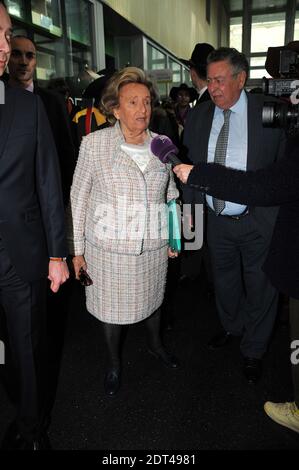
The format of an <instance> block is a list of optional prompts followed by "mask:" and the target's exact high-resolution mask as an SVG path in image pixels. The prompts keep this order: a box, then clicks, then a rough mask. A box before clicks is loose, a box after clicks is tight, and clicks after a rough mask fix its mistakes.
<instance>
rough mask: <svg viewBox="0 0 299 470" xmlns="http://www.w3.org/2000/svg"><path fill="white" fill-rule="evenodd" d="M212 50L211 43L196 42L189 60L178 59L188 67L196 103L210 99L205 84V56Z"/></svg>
mask: <svg viewBox="0 0 299 470" xmlns="http://www.w3.org/2000/svg"><path fill="white" fill-rule="evenodd" d="M213 50H214V47H213V46H211V44H208V43H206V42H202V43H198V44H196V46H195V47H194V50H193V52H192V54H191V58H190V59H189V60H185V59H180V60H181V62H183V63H184V64H185V65H187V66H188V67H189V68H190V78H191V81H192V84H193V86H194V88H195V89H196V90H197V91H198V98H197V100H196V105H195V106H197V105H199V104H200V103H204V102H205V101H208V100H210V99H211V98H210V94H209V92H208V86H207V57H208V55H209V54H210V52H212V51H213Z"/></svg>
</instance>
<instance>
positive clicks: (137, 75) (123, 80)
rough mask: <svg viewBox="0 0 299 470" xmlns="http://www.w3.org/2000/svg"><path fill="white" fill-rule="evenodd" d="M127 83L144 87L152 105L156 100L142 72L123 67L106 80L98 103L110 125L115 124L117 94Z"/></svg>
mask: <svg viewBox="0 0 299 470" xmlns="http://www.w3.org/2000/svg"><path fill="white" fill-rule="evenodd" d="M129 83H140V84H141V85H144V86H146V87H147V88H148V90H149V92H150V95H151V101H152V103H153V102H154V101H155V99H156V92H155V89H154V87H153V84H152V82H151V81H150V80H149V79H148V78H147V76H146V74H145V72H144V71H143V70H141V69H139V68H137V67H125V68H124V69H122V70H120V71H119V72H115V73H114V74H113V75H112V77H111V78H110V79H109V80H108V82H107V85H106V87H105V89H104V91H103V95H102V98H101V102H100V110H101V112H102V113H103V114H104V116H106V118H107V120H108V121H109V122H110V124H115V122H116V118H115V116H114V114H113V110H114V109H115V108H117V107H118V105H119V92H120V90H121V88H122V87H123V86H124V85H127V84H129Z"/></svg>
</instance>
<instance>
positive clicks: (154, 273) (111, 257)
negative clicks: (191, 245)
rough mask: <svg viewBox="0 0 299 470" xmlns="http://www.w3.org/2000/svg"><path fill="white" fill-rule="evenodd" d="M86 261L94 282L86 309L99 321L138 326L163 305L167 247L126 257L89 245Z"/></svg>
mask: <svg viewBox="0 0 299 470" xmlns="http://www.w3.org/2000/svg"><path fill="white" fill-rule="evenodd" d="M85 259H86V262H87V265H88V272H89V274H90V276H91V278H92V279H93V281H94V284H93V285H92V286H89V287H86V289H85V292H86V306H87V310H88V311H89V312H90V313H91V314H92V315H94V316H95V317H96V318H98V319H99V320H101V321H104V322H106V323H114V324H117V325H123V324H125V325H128V324H131V323H137V322H139V321H141V320H144V319H145V318H147V317H149V316H150V315H151V314H152V313H153V312H154V311H155V310H156V309H157V308H159V307H160V305H161V304H162V302H163V297H164V290H165V280H166V273H167V259H168V258H167V247H165V246H164V247H162V248H160V249H158V250H155V251H146V252H144V253H142V254H140V255H123V254H118V253H112V252H108V251H104V250H101V249H100V248H97V247H95V246H93V245H91V244H90V243H88V242H86V251H85Z"/></svg>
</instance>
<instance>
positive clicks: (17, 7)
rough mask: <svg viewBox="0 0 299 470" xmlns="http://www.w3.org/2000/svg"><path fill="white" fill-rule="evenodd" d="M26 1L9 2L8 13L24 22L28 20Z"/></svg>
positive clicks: (13, 0)
mask: <svg viewBox="0 0 299 470" xmlns="http://www.w3.org/2000/svg"><path fill="white" fill-rule="evenodd" d="M24 3H25V2H24V0H8V2H7V3H6V5H7V8H8V12H9V14H10V15H13V16H16V17H17V18H21V19H22V20H25V19H26V15H25V5H24Z"/></svg>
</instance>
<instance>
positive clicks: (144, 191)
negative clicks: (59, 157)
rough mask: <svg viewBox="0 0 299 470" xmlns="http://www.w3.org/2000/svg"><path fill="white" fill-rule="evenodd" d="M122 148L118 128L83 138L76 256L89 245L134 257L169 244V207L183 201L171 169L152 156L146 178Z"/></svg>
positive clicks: (75, 199) (73, 203) (71, 234)
mask: <svg viewBox="0 0 299 470" xmlns="http://www.w3.org/2000/svg"><path fill="white" fill-rule="evenodd" d="M155 135H156V134H154V133H149V136H150V137H151V138H152V137H154V136H155ZM122 143H125V140H124V136H123V134H122V132H121V129H120V126H119V123H116V125H115V126H113V127H110V128H107V129H102V130H99V131H96V132H93V133H91V134H89V135H88V136H86V137H84V138H83V141H82V144H81V147H80V153H79V158H78V163H77V167H76V170H75V174H74V179H73V184H72V189H71V199H70V206H69V210H68V227H69V230H68V240H69V247H70V252H71V253H72V254H74V255H82V254H84V251H85V240H87V241H88V242H89V243H91V244H92V245H94V246H96V247H99V248H101V249H103V250H107V251H111V252H115V253H123V254H124V253H125V254H131V255H138V254H140V253H142V252H143V251H149V250H156V249H158V248H161V247H162V246H165V245H167V243H168V211H167V205H166V202H168V201H170V200H171V199H175V198H177V197H178V191H177V188H176V186H175V182H174V178H173V174H172V171H171V167H170V166H168V165H165V164H163V163H161V162H160V161H159V159H158V158H156V157H155V156H154V155H151V157H150V160H149V163H148V165H147V167H146V169H145V171H144V173H142V171H141V170H140V169H139V167H138V165H136V163H135V162H134V161H133V160H132V158H131V157H130V156H128V155H127V154H126V153H125V152H123V151H122V149H121V144H122Z"/></svg>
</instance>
